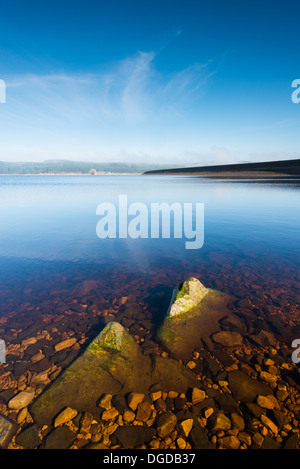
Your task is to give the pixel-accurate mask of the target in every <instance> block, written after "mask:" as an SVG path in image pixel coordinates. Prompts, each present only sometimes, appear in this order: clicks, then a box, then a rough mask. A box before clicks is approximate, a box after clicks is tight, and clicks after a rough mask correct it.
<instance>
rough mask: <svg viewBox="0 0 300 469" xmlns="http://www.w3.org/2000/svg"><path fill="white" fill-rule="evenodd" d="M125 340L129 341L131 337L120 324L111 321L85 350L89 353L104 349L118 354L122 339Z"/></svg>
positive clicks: (122, 343)
mask: <svg viewBox="0 0 300 469" xmlns="http://www.w3.org/2000/svg"><path fill="white" fill-rule="evenodd" d="M126 338H127V340H126V341H128V340H130V339H131V336H130V334H129V333H128V332H127V331H126V329H125V328H124V327H123V326H122V325H121V324H120V323H118V322H115V321H111V322H109V323H108V324H107V325H106V326H105V328H104V329H103V330H102V331H101V332H100V334H99V335H98V336H97V337H96V338H95V339H94V340H93V341H92V342H91V344H90V345H89V347H88V349H87V350H88V351H90V352H96V351H97V350H99V349H104V350H109V351H116V352H120V351H121V350H122V348H123V345H124V339H126ZM132 340H133V339H132Z"/></svg>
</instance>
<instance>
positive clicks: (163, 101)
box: [7, 52, 213, 124]
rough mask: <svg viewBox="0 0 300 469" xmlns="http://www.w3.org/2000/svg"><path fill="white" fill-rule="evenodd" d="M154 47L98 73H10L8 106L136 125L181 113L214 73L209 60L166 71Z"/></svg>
mask: <svg viewBox="0 0 300 469" xmlns="http://www.w3.org/2000/svg"><path fill="white" fill-rule="evenodd" d="M155 58H156V54H155V53H154V52H139V53H138V54H137V55H136V56H134V57H129V58H126V59H124V60H122V61H120V62H119V63H116V64H115V65H114V66H112V68H111V69H110V70H108V71H105V72H103V73H98V74H91V73H86V74H66V73H62V74H53V75H41V76H39V75H32V74H31V75H24V76H12V77H9V79H8V80H7V94H8V107H9V104H11V110H12V111H13V112H14V116H15V118H16V120H17V118H18V116H22V114H24V113H26V114H27V117H28V119H29V121H30V120H32V119H33V118H34V116H38V117H39V118H42V119H46V121H48V120H49V119H51V118H53V117H54V118H56V119H57V118H59V117H60V118H61V119H63V120H64V119H65V120H67V121H70V122H73V123H74V121H77V122H79V123H82V122H83V121H84V120H88V119H94V120H98V121H100V122H111V121H119V122H123V123H125V124H135V123H140V122H145V121H147V120H152V121H153V120H154V121H156V120H159V119H160V118H161V117H162V116H163V117H166V116H168V115H169V117H174V115H175V116H176V115H181V113H182V112H183V111H184V108H185V107H186V106H188V105H192V104H193V100H194V99H195V98H197V96H199V94H200V93H199V92H200V90H203V87H204V86H205V84H206V83H207V82H208V80H209V78H210V77H211V76H212V75H213V71H209V66H210V64H205V65H200V64H195V65H193V66H190V67H188V68H187V69H185V70H181V71H179V72H176V73H173V74H169V76H167V77H166V76H165V75H164V74H161V73H160V72H159V71H158V70H157V69H156V67H155Z"/></svg>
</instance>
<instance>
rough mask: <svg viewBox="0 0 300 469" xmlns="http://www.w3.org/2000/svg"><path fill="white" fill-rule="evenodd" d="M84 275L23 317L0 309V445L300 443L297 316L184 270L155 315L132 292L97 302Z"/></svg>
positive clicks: (201, 446)
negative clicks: (77, 286)
mask: <svg viewBox="0 0 300 469" xmlns="http://www.w3.org/2000/svg"><path fill="white" fill-rule="evenodd" d="M92 287H93V286H92V285H91V283H90V284H88V283H87V284H85V285H83V288H84V289H85V293H86V304H84V303H78V302H76V301H74V303H73V304H72V308H70V309H68V310H65V309H64V308H62V309H63V311H62V310H61V311H59V312H58V314H57V316H50V315H48V314H47V313H48V312H47V311H43V320H42V321H41V322H40V321H34V319H33V320H32V322H31V324H30V325H28V327H27V328H25V329H24V328H21V327H18V323H17V321H15V327H14V329H12V328H11V327H10V328H9V327H8V323H7V319H9V317H6V318H5V319H3V320H2V321H1V318H0V332H1V335H0V337H3V338H4V339H5V342H6V346H7V356H6V363H4V364H0V373H1V374H0V447H1V448H9V449H22V448H24V449H35V448H38V449H69V448H70V449H113V450H118V449H133V448H136V449H151V450H152V449H174V450H175V449H180V450H183V449H184V450H189V449H190V450H192V449H193V450H194V449H219V448H221V449H222V448H224V449H279V448H280V449H281V448H284V449H298V448H299V443H300V426H299V421H300V364H298V363H295V362H294V361H293V360H292V353H293V352H294V349H293V348H291V344H292V341H293V340H294V339H296V338H299V339H300V326H299V324H298V323H297V321H293V320H291V321H289V322H287V321H285V320H284V318H282V317H280V316H278V315H269V316H266V315H262V314H261V311H260V310H259V309H256V308H252V307H251V304H250V302H249V300H248V299H238V298H235V297H233V296H231V295H228V294H227V293H223V292H222V291H219V290H214V289H210V288H206V287H205V286H203V285H202V283H201V282H200V281H199V280H198V279H196V278H194V277H189V278H188V279H186V280H185V282H184V283H183V284H180V285H178V287H176V288H175V289H174V291H173V295H172V298H171V299H170V300H171V301H170V305H169V308H168V310H167V311H165V314H164V317H163V318H161V320H160V321H157V322H156V324H153V322H151V321H150V320H149V318H148V317H147V315H146V314H145V311H143V310H142V308H141V307H140V305H139V304H138V302H137V301H136V298H135V297H131V296H130V295H128V296H122V297H120V298H118V299H117V300H116V301H115V304H114V305H113V312H112V310H110V307H109V305H108V307H107V308H106V309H101V310H99V309H98V308H97V307H96V306H95V304H93V303H91V304H89V298H88V294H89V291H90V290H92ZM58 307H59V303H58ZM87 311H88V312H89V315H88V316H87ZM116 311H117V314H116ZM70 324H71V325H72V327H70ZM84 324H86V325H87V324H88V325H89V328H88V330H89V335H86V334H84V333H83V325H84ZM99 324H101V327H100V329H101V330H100V332H99Z"/></svg>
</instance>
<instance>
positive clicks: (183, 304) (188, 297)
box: [168, 277, 208, 317]
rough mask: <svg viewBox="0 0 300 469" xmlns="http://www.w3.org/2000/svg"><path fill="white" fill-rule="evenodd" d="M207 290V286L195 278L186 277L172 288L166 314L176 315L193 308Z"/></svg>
mask: <svg viewBox="0 0 300 469" xmlns="http://www.w3.org/2000/svg"><path fill="white" fill-rule="evenodd" d="M207 292H208V290H207V288H205V286H204V285H203V284H202V283H201V282H200V281H199V280H198V279H197V278H195V277H189V278H187V279H186V280H185V281H184V282H183V284H180V285H179V286H178V287H177V288H176V289H175V290H174V294H173V298H172V300H171V305H170V308H169V311H168V316H169V317H170V316H176V315H178V314H181V313H185V312H187V311H189V310H190V309H192V308H194V307H195V306H197V305H198V304H199V303H200V301H201V300H202V298H203V297H204V296H205V295H206V293H207Z"/></svg>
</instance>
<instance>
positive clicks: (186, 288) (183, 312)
mask: <svg viewBox="0 0 300 469" xmlns="http://www.w3.org/2000/svg"><path fill="white" fill-rule="evenodd" d="M232 300H233V298H232V297H231V296H229V295H227V294H225V293H222V292H220V291H218V290H212V289H210V288H205V287H204V286H203V285H202V284H201V282H200V281H199V280H198V279H196V278H194V277H190V278H188V279H187V280H186V281H185V282H184V283H183V284H182V285H179V286H178V287H177V288H176V289H175V290H174V292H173V296H172V299H171V303H170V306H169V309H168V313H167V316H166V318H165V320H164V321H163V323H162V325H161V326H160V327H159V328H158V331H157V339H158V341H159V342H160V343H161V345H162V346H163V347H164V348H165V349H166V350H167V351H168V352H169V353H170V354H171V355H172V356H174V357H175V358H177V359H185V358H187V357H189V355H190V354H191V352H192V351H193V350H194V349H195V348H197V347H199V346H200V345H201V338H203V337H208V336H209V335H210V334H212V333H213V332H216V331H218V330H219V320H220V319H221V318H222V317H224V316H226V314H227V315H229V314H230V312H229V311H228V310H227V308H226V305H227V304H228V303H229V302H230V301H232Z"/></svg>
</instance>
